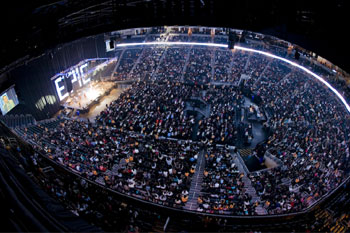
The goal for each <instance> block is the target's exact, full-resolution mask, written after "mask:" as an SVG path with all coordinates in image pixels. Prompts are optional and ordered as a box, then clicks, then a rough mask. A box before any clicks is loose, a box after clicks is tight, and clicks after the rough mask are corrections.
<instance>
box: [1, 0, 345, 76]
mask: <svg viewBox="0 0 350 233" xmlns="http://www.w3.org/2000/svg"><path fill="white" fill-rule="evenodd" d="M348 2H349V1H346V0H332V1H328V2H327V3H325V2H324V1H314V0H308V1H307V0H294V1H286V0H240V1H236V0H227V1H224V0H110V1H105V0H102V1H101V0H100V1H97V0H74V1H73V0H61V1H54V0H36V1H26V2H25V3H18V2H17V1H10V2H9V3H7V4H8V5H7V6H6V7H4V6H2V7H1V10H0V11H1V14H0V15H1V16H0V17H1V18H2V20H1V22H2V24H3V25H2V27H1V30H2V33H1V58H0V59H1V60H0V67H3V66H5V65H7V64H9V63H11V62H13V61H15V60H16V59H18V58H20V57H23V56H24V55H27V54H30V56H35V55H38V54H40V53H42V52H43V51H44V50H46V49H48V48H51V47H53V46H55V45H56V44H58V43H63V42H67V41H71V40H74V39H77V38H80V37H83V36H87V35H92V34H97V33H101V32H105V31H112V30H116V29H122V28H131V27H142V26H158V25H203V26H217V27H232V28H238V29H247V30H251V31H257V32H262V33H266V34H271V35H275V36H277V37H280V38H282V39H285V40H288V41H291V42H294V43H296V44H299V45H301V46H302V47H304V48H307V49H309V50H312V51H315V52H316V53H318V54H319V55H321V56H322V57H325V58H327V59H329V60H330V61H331V62H333V63H335V64H337V65H339V66H340V67H341V68H343V69H345V70H347V71H348V72H349V71H350V64H349V63H348V62H347V54H348V52H350V49H349V48H350V46H349V45H348V43H347V40H348V39H347V36H346V32H347V28H348V25H347V24H348V23H350V20H349V19H348V15H347V13H349V12H350V11H349V3H348ZM228 3H229V4H228Z"/></svg>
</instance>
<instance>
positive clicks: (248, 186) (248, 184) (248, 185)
mask: <svg viewBox="0 0 350 233" xmlns="http://www.w3.org/2000/svg"><path fill="white" fill-rule="evenodd" d="M231 155H232V157H233V160H234V162H235V164H236V166H237V168H238V170H239V172H240V173H243V174H244V176H243V177H242V180H243V182H244V189H245V193H247V194H248V195H250V196H251V197H252V203H255V202H256V201H258V202H260V197H259V196H258V194H257V193H256V190H255V188H254V187H253V185H252V181H251V180H250V179H249V177H248V169H247V168H246V166H245V164H244V162H243V159H242V158H241V157H240V155H239V154H238V153H235V152H233V151H231ZM255 211H256V213H257V214H258V215H265V214H267V211H266V209H265V208H264V207H263V206H262V205H261V204H260V205H259V206H258V207H256V209H255Z"/></svg>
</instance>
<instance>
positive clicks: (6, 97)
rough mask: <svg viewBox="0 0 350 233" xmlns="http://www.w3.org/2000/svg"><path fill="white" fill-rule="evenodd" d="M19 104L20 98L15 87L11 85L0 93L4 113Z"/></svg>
mask: <svg viewBox="0 0 350 233" xmlns="http://www.w3.org/2000/svg"><path fill="white" fill-rule="evenodd" d="M17 104H18V98H17V95H16V92H15V89H14V88H13V87H10V88H9V89H7V90H6V91H4V92H3V93H1V95H0V109H1V113H2V115H5V114H6V113H8V112H9V111H11V110H12V109H13V108H14V107H16V105H17Z"/></svg>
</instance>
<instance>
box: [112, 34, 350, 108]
mask: <svg viewBox="0 0 350 233" xmlns="http://www.w3.org/2000/svg"><path fill="white" fill-rule="evenodd" d="M138 45H167V46H171V45H195V46H208V47H221V48H227V47H228V45H225V44H215V43H197V42H168V41H159V42H158V41H154V42H143V43H123V44H117V47H128V46H138ZM235 49H238V50H243V51H249V52H253V53H258V54H262V55H265V56H268V57H272V58H275V59H278V60H280V61H284V62H286V63H288V64H290V65H292V66H295V67H297V68H299V69H301V70H303V71H305V72H306V73H308V74H310V75H311V76H313V77H314V78H316V79H317V80H319V81H320V82H322V83H323V84H324V85H326V86H327V87H328V88H329V89H330V90H331V91H332V92H333V93H334V94H336V96H338V98H339V99H340V101H341V102H342V103H343V104H344V105H345V107H346V109H347V110H348V112H350V106H349V105H348V103H347V102H346V100H345V99H344V97H343V96H342V95H341V94H340V93H339V92H338V91H337V90H336V89H335V88H333V87H332V85H331V84H329V83H328V82H327V81H326V80H324V79H323V78H322V77H320V76H318V75H317V74H315V73H314V72H312V71H311V70H309V69H307V68H305V67H303V66H301V65H299V64H297V63H295V62H292V61H290V60H288V59H285V58H283V57H279V56H276V55H274V54H271V53H268V52H263V51H260V50H256V49H251V48H245V47H241V46H235Z"/></svg>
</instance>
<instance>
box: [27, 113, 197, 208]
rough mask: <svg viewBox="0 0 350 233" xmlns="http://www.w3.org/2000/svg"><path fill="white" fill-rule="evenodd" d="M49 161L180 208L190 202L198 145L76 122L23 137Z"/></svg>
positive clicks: (110, 186) (120, 189)
mask: <svg viewBox="0 0 350 233" xmlns="http://www.w3.org/2000/svg"><path fill="white" fill-rule="evenodd" d="M27 139H32V140H34V141H36V142H37V145H38V146H40V147H41V148H46V150H47V153H48V156H49V158H51V159H53V160H55V161H57V162H58V163H60V164H62V165H64V166H66V167H68V168H70V169H71V170H72V171H74V172H77V173H79V174H80V175H81V176H83V177H86V178H88V179H90V180H93V181H95V182H97V183H100V184H103V185H106V186H107V187H109V188H112V189H114V190H116V191H119V192H121V193H125V194H127V195H129V196H134V197H137V198H140V199H144V200H147V201H151V202H154V203H158V204H161V205H166V206H172V207H178V208H181V207H182V206H183V205H184V204H185V203H186V202H187V200H188V194H189V188H190V184H191V177H192V176H193V174H194V172H195V168H196V162H197V158H198V152H199V147H198V146H197V144H195V143H190V142H188V141H178V140H168V139H162V140H161V139H156V138H155V137H153V136H141V135H133V134H130V133H127V132H125V131H123V130H122V129H119V128H114V127H109V126H107V125H105V126H103V125H101V124H94V123H89V122H84V121H80V120H70V119H66V120H61V123H60V124H59V125H58V127H56V128H54V129H51V130H49V129H47V130H43V131H42V132H41V133H37V134H32V135H29V134H28V135H27Z"/></svg>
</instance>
